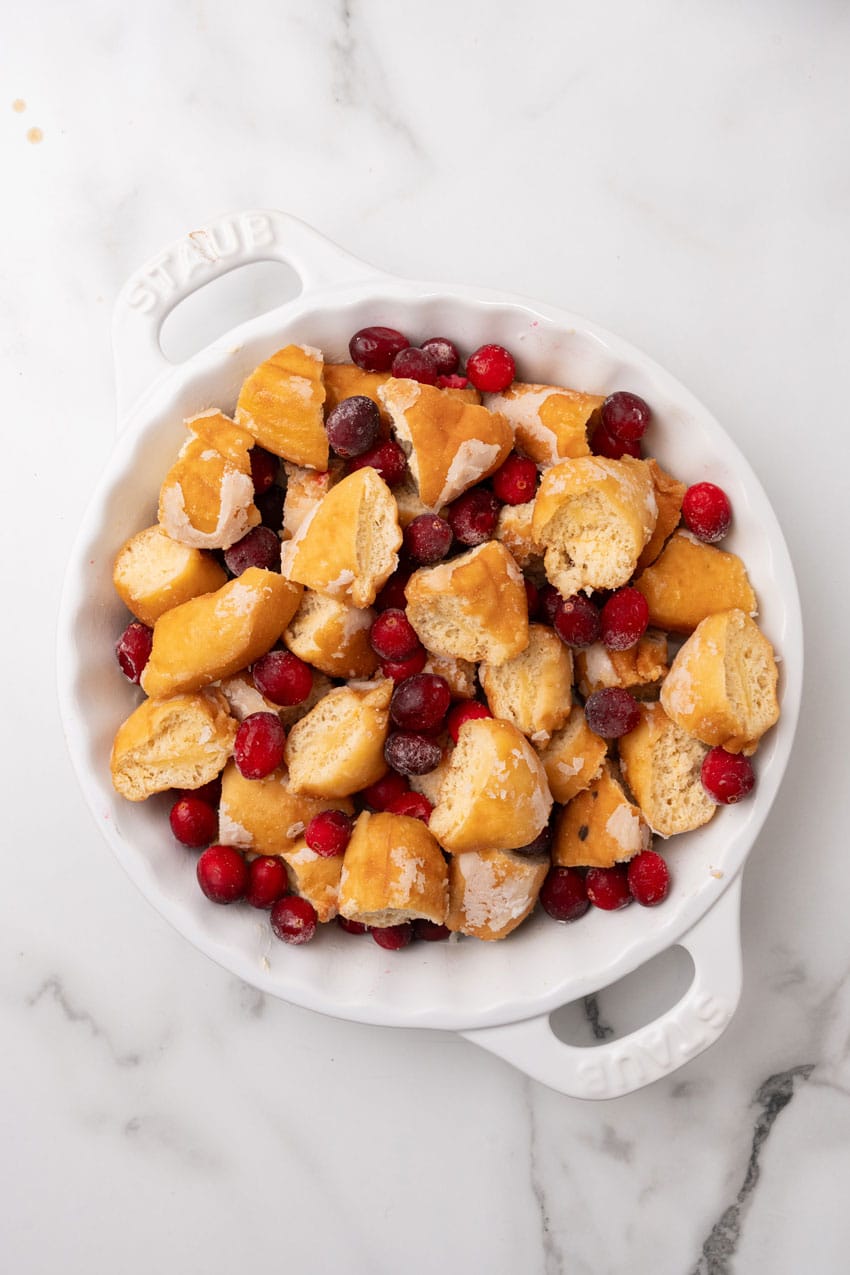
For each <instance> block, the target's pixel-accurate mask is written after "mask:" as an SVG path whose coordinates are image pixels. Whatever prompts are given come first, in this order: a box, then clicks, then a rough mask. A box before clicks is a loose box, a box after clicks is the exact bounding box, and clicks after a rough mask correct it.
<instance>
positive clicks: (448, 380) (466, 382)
mask: <svg viewBox="0 0 850 1275" xmlns="http://www.w3.org/2000/svg"><path fill="white" fill-rule="evenodd" d="M437 384H438V385H439V387H440V389H441V390H468V389H469V387H470V385H471V384H472V382H471V381H470V379H469V377H468V376H458V375H457V374H454V375H451V376H438V377H437Z"/></svg>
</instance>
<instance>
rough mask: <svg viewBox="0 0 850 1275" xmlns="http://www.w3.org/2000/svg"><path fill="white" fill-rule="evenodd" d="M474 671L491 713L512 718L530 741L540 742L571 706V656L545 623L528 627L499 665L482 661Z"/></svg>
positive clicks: (560, 721) (543, 740)
mask: <svg viewBox="0 0 850 1275" xmlns="http://www.w3.org/2000/svg"><path fill="white" fill-rule="evenodd" d="M478 675H479V677H480V679H481V685H482V687H483V688H484V694H485V695H486V697H487V703H488V704H489V706H490V709H491V711H492V713H493V716H494V717H500V718H502V719H503V721H507V722H512V723H513V725H514V726H516V728H517V730H521V731H522V733H523V735H527V736H528V737H529V738H530V739H531V741H532V743H534V744H545V742H546V740H547V739H548V738H549V736H550V735H551V734H552V732H553V731H555V730H558V729H559V728H560V727H561V726H563V724H564V722H565V721H566V720H567V718H568V717H569V715H570V708H571V707H572V685H573V660H572V655H571V653H570V651H569V649H568V648H567V647H566V646H564V643H563V642H562V641H561V639H560V638H559V637H558V635H557V633H555V632H554V631H553V630H552V629H550V628H549V626H548V625H545V624H530V625H529V626H528V646H527V647H526V648H525V650H524V651H521V652H520V654H519V655H515V656H514V658H513V659H512V660H506V661H505V663H504V664H498V665H493V664H488V663H487V662H486V661H485V662H484V663H482V664H481V666H480V668H479V670H478Z"/></svg>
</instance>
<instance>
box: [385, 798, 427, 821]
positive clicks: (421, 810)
mask: <svg viewBox="0 0 850 1275" xmlns="http://www.w3.org/2000/svg"><path fill="white" fill-rule="evenodd" d="M433 809H434V807H433V806H432V805H431V803H430V801H429V800H428V798H427V797H426V796H425V795H424V793H421V792H406V793H403V794H402V795H401V796H400V797H396V798H395V799H394V800H393V801H391V802H390V804H389V805H388V806H387V810H388V811H389V813H390V814H391V815H407V817H408V818H409V819H421V820H422V822H423V823H426V824H427V823H428V820H429V819H430V818H431V812H432V810H433Z"/></svg>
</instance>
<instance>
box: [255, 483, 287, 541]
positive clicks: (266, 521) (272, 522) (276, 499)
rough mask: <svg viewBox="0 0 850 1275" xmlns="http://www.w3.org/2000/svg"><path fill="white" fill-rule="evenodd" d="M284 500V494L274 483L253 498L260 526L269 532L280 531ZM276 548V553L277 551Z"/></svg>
mask: <svg viewBox="0 0 850 1275" xmlns="http://www.w3.org/2000/svg"><path fill="white" fill-rule="evenodd" d="M285 500H286V492H285V491H284V489H283V488H282V487H278V485H277V484H276V483H275V484H274V485H273V486H271V487H269V488H268V490H267V491H262V492H260V493H259V494H258V495H256V496H255V497H254V504H255V505H256V506H257V508H258V509H259V511H260V518H261V519H262V526H264V527H268V528H269V530H270V531H275V532H277V531H280V529H281V527H282V526H283V502H284V501H285ZM279 548H280V547H279V546H278V551H279Z"/></svg>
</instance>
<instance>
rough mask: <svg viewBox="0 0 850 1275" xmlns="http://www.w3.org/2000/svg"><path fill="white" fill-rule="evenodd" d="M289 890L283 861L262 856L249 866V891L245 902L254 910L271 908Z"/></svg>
mask: <svg viewBox="0 0 850 1275" xmlns="http://www.w3.org/2000/svg"><path fill="white" fill-rule="evenodd" d="M288 889H289V880H288V878H287V875H286V867H285V865H284V863H283V860H282V859H275V858H273V857H272V856H271V855H261V856H260V857H259V859H252V860H251V862H250V863H249V864H248V890H247V893H246V895H245V900H246V902H247V903H250V905H251V907H252V908H270V907H271V906H272V904H274V903H277V901H278V899H281V898H283V896H284V895H285V894H286V891H287V890H288Z"/></svg>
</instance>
